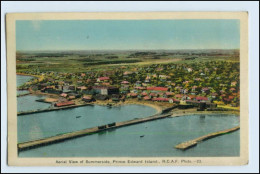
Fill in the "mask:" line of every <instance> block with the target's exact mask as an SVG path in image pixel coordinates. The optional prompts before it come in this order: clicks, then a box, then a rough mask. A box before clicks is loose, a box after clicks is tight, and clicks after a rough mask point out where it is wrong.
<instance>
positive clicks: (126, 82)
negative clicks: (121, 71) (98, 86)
mask: <svg viewBox="0 0 260 174" xmlns="http://www.w3.org/2000/svg"><path fill="white" fill-rule="evenodd" d="M121 85H124V86H129V82H128V81H122V82H121Z"/></svg>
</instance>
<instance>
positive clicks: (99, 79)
mask: <svg viewBox="0 0 260 174" xmlns="http://www.w3.org/2000/svg"><path fill="white" fill-rule="evenodd" d="M105 80H110V78H109V77H99V78H98V81H105Z"/></svg>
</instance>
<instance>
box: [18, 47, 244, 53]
mask: <svg viewBox="0 0 260 174" xmlns="http://www.w3.org/2000/svg"><path fill="white" fill-rule="evenodd" d="M179 50H194V51H195V50H240V48H205V49H203V48H192V49H186V48H183V49H96V50H94V49H92V50H87V49H80V50H61V49H60V50H16V52H18V51H20V52H23V51H29V52H30V51H31V52H32V51H34V52H35V51H179Z"/></svg>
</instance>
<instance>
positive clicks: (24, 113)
mask: <svg viewBox="0 0 260 174" xmlns="http://www.w3.org/2000/svg"><path fill="white" fill-rule="evenodd" d="M82 106H94V105H93V104H91V103H86V104H81V105H71V106H65V107H56V108H47V109H39V110H33V111H25V112H18V113H17V116H23V115H28V114H34V113H41V112H50V111H58V110H64V109H71V108H77V107H82Z"/></svg>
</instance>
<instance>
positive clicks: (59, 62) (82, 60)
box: [16, 50, 239, 73]
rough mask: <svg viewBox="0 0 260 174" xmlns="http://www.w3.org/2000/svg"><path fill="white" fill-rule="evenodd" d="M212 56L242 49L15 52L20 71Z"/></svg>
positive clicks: (227, 56)
mask: <svg viewBox="0 0 260 174" xmlns="http://www.w3.org/2000/svg"><path fill="white" fill-rule="evenodd" d="M212 60H221V61H223V60H224V61H239V50H179V51H176V50H173V51H168V50H167V51H56V52H54V51H49V52H48V51H44V52H43V51H42V52H36V51H35V52H30V51H28V52H20V51H17V53H16V62H17V65H16V68H17V72H20V73H28V72H30V73H34V72H46V71H54V72H70V73H75V72H86V71H99V70H102V71H104V70H114V69H115V68H120V67H121V66H124V67H126V69H127V68H128V67H133V66H146V65H150V64H168V63H182V64H186V63H187V64H189V63H194V62H205V61H212Z"/></svg>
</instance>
